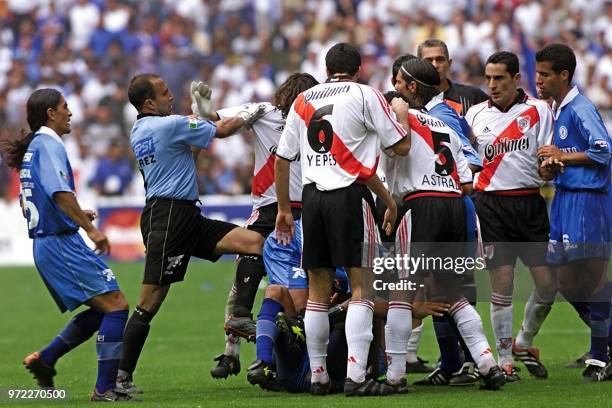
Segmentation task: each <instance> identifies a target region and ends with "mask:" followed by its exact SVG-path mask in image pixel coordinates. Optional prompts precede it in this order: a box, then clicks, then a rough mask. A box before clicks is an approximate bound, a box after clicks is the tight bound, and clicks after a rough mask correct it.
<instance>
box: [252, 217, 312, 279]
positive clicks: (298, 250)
mask: <svg viewBox="0 0 612 408" xmlns="http://www.w3.org/2000/svg"><path fill="white" fill-rule="evenodd" d="M294 225H295V233H294V234H293V239H292V240H291V243H290V244H289V245H281V244H279V243H278V242H276V231H272V233H270V235H268V238H266V242H265V243H264V250H263V259H264V266H265V268H266V273H267V274H268V283H269V284H270V285H281V286H284V287H286V288H288V289H306V288H308V278H307V276H306V271H304V269H302V222H301V220H296V221H294Z"/></svg>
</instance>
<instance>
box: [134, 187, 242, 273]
mask: <svg viewBox="0 0 612 408" xmlns="http://www.w3.org/2000/svg"><path fill="white" fill-rule="evenodd" d="M237 227H238V226H237V225H234V224H231V223H229V222H224V221H218V220H212V219H209V218H205V217H204V216H202V213H201V212H200V209H199V208H198V206H197V205H196V204H195V202H193V201H187V200H176V199H168V198H151V199H149V200H147V203H146V205H145V207H144V209H143V211H142V216H141V218H140V231H141V232H142V239H143V242H144V245H145V255H146V256H145V273H144V279H143V283H145V284H151V285H166V284H170V283H174V282H180V281H182V280H183V279H184V278H185V273H186V272H187V264H188V263H189V258H190V257H191V256H195V257H198V258H202V259H207V260H209V261H212V262H215V261H216V260H217V259H219V258H220V255H215V247H216V246H217V243H218V242H219V241H220V240H221V239H222V238H223V237H224V236H225V235H226V234H227V233H228V232H230V231H231V230H233V229H234V228H237Z"/></svg>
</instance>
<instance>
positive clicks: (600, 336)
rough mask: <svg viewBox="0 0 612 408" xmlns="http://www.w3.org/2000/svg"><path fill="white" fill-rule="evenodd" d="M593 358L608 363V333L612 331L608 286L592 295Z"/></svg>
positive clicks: (590, 305)
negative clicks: (611, 328) (611, 326)
mask: <svg viewBox="0 0 612 408" xmlns="http://www.w3.org/2000/svg"><path fill="white" fill-rule="evenodd" d="M589 308H590V309H591V356H592V357H593V358H594V359H596V360H599V361H604V362H607V361H608V352H607V348H608V332H609V329H610V327H609V326H610V293H609V291H608V286H607V285H606V286H604V287H603V288H602V289H600V290H598V291H597V292H595V293H593V294H592V295H591V299H590V301H589Z"/></svg>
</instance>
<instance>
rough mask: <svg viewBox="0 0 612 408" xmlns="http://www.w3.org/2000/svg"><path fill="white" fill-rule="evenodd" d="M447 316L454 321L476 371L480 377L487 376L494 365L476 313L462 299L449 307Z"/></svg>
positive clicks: (465, 300) (472, 307)
mask: <svg viewBox="0 0 612 408" xmlns="http://www.w3.org/2000/svg"><path fill="white" fill-rule="evenodd" d="M449 314H450V315H451V317H452V318H453V320H455V324H456V325H457V330H459V334H461V337H462V338H463V341H465V344H466V346H467V348H468V349H469V351H470V354H471V355H472V357H473V358H474V361H475V362H476V365H477V366H478V371H480V374H482V375H487V374H488V373H489V370H490V369H491V368H492V367H494V366H495V365H496V363H495V359H494V358H493V353H492V352H491V347H490V346H489V343H488V342H487V337H486V336H485V333H484V328H483V327H482V320H481V319H480V316H479V315H478V312H476V309H474V306H472V305H470V303H469V302H468V301H467V299H465V298H464V299H461V300H459V301H458V302H457V303H455V304H454V305H453V306H451V308H450V310H449Z"/></svg>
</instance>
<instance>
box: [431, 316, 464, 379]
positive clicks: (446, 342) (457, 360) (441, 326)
mask: <svg viewBox="0 0 612 408" xmlns="http://www.w3.org/2000/svg"><path fill="white" fill-rule="evenodd" d="M448 318H449V316H448V315H444V316H443V317H439V316H433V322H434V331H435V332H436V339H437V340H438V346H439V347H440V358H441V361H440V368H441V369H443V370H444V371H446V372H448V373H454V372H455V371H458V370H459V369H460V368H461V357H460V355H459V338H458V337H457V336H456V335H455V332H454V330H453V326H452V325H451V324H450V323H449V322H448Z"/></svg>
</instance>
